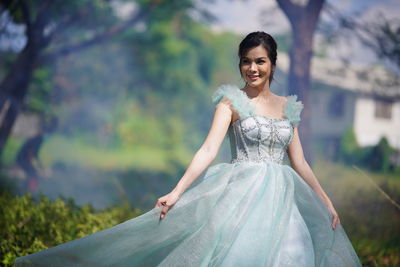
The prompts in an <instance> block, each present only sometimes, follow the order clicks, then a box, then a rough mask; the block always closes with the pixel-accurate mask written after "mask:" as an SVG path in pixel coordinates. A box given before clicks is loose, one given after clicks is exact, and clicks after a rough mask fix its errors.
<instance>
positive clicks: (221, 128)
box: [173, 98, 232, 196]
mask: <svg viewBox="0 0 400 267" xmlns="http://www.w3.org/2000/svg"><path fill="white" fill-rule="evenodd" d="M231 118H232V110H231V108H230V103H229V100H228V99H227V98H224V99H222V100H221V101H220V102H219V103H218V104H217V105H216V108H215V112H214V118H213V121H212V123H211V128H210V131H209V133H208V135H207V137H206V139H205V141H204V143H203V144H202V145H201V147H200V149H199V150H198V151H197V152H196V153H195V155H194V157H193V159H192V161H191V162H190V164H189V166H188V168H187V170H186V172H185V173H184V175H183V176H182V178H181V179H180V180H179V182H178V184H177V185H176V187H175V188H174V189H173V191H175V192H177V193H178V194H179V196H180V195H182V194H183V193H184V192H185V190H186V189H187V188H188V187H189V186H190V185H191V184H192V183H193V182H194V181H195V180H196V179H197V177H198V176H199V175H200V174H201V173H202V172H203V171H204V170H205V169H206V168H207V167H208V165H210V163H211V162H212V161H213V160H214V159H215V157H216V156H217V154H218V151H219V148H220V146H221V143H222V142H223V140H224V137H225V135H226V132H227V131H228V127H229V124H230V122H231Z"/></svg>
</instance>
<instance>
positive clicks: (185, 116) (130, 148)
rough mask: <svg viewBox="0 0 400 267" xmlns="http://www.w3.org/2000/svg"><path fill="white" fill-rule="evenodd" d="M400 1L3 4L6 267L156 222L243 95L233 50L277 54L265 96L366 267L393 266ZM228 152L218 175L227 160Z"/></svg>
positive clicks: (398, 179)
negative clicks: (225, 96)
mask: <svg viewBox="0 0 400 267" xmlns="http://www.w3.org/2000/svg"><path fill="white" fill-rule="evenodd" d="M399 13H400V3H399V2H398V1H395V0H382V1H371V0H366V1H355V0H353V1H345V0H335V1H334V0H330V1H323V0H308V1H307V0H291V1H290V0H241V1H239V0H203V1H200V0H168V1H166V0H165V1H163V0H79V1H78V0H70V1H57V0H46V1H39V0H31V1H23V0H1V2H0V164H1V165H0V191H1V198H0V211H1V212H0V229H1V230H0V233H1V237H2V238H1V241H0V263H1V264H2V265H5V266H11V265H12V262H13V260H14V259H15V257H16V256H19V255H25V254H28V253H32V252H35V251H38V250H41V249H43V248H46V247H50V246H54V245H56V244H59V243H62V242H66V241H69V240H72V239H75V238H78V237H82V236H85V235H87V234H90V233H94V232H97V231H99V230H101V229H104V228H107V227H110V226H112V225H115V224H117V223H120V222H122V221H124V220H127V219H130V218H133V217H135V216H138V215H140V214H142V213H143V212H146V211H148V210H150V209H151V208H152V207H153V206H154V204H155V202H156V201H157V198H158V197H160V196H162V195H164V194H166V193H168V192H170V190H172V189H173V187H174V186H175V185H176V183H177V182H178V181H179V179H180V178H181V176H182V174H183V173H184V171H185V169H186V167H187V166H188V164H189V163H190V161H191V159H192V157H193V155H194V153H195V152H196V151H197V149H198V148H199V147H200V145H201V144H202V142H203V141H204V139H205V137H206V134H207V132H208V130H209V127H210V123H211V119H212V116H213V112H214V106H213V105H212V103H211V95H212V93H213V92H214V91H215V90H216V88H217V87H218V86H219V85H221V84H223V83H231V84H236V85H238V86H243V82H242V81H241V78H240V74H239V71H238V56H237V49H238V45H239V42H240V41H241V40H242V39H243V38H244V37H245V36H246V35H247V34H248V33H250V32H252V31H258V30H261V31H265V32H268V33H270V34H272V35H273V36H274V38H275V39H276V41H277V42H278V50H279V51H278V63H277V65H278V66H277V67H278V70H277V72H276V74H275V81H274V82H273V83H272V90H273V91H274V92H275V93H277V94H279V95H288V94H297V95H298V96H299V99H300V100H301V101H303V103H304V106H305V108H304V111H303V113H302V123H301V124H300V127H299V130H300V137H301V140H302V143H303V147H304V151H305V154H306V157H307V159H308V161H309V163H310V164H311V165H312V168H313V170H314V172H315V174H316V176H317V178H318V179H319V180H320V182H321V184H322V186H323V187H324V188H325V190H326V191H327V193H328V195H329V196H330V197H331V199H332V201H333V203H334V205H335V207H336V209H337V210H338V213H339V216H340V217H341V222H342V224H343V225H344V228H345V229H346V231H347V233H348V235H349V237H350V240H351V241H352V243H353V245H354V247H355V248H356V250H357V253H358V254H359V256H360V258H361V260H362V262H363V265H364V266H400V205H399V202H400V87H399V84H400V79H399V78H400V19H399V17H398V14H399ZM229 160H230V150H229V144H228V140H227V139H226V140H225V141H224V144H223V146H222V148H221V150H220V153H219V156H218V158H217V159H216V160H215V162H214V163H213V164H215V163H219V162H228V161H229Z"/></svg>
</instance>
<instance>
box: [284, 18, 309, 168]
mask: <svg viewBox="0 0 400 267" xmlns="http://www.w3.org/2000/svg"><path fill="white" fill-rule="evenodd" d="M312 36H313V31H310V29H309V28H308V27H306V25H304V26H303V27H302V26H301V25H300V26H298V27H297V29H296V30H294V31H293V44H292V47H291V49H290V52H289V58H290V68H289V77H288V79H289V81H288V84H289V94H297V95H298V96H299V99H300V100H301V101H302V102H303V104H304V109H303V112H302V114H301V119H302V121H301V123H300V124H299V134H300V137H301V142H302V146H303V151H304V155H305V157H306V159H307V161H308V162H309V163H310V164H312V163H313V160H314V157H313V153H312V148H311V146H312V138H311V136H312V129H311V105H312V103H311V101H310V98H309V89H310V70H311V57H312V39H313V38H312Z"/></svg>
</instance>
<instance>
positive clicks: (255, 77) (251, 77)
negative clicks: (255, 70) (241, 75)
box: [247, 75, 258, 81]
mask: <svg viewBox="0 0 400 267" xmlns="http://www.w3.org/2000/svg"><path fill="white" fill-rule="evenodd" d="M247 77H249V79H250V80H252V81H255V80H257V79H258V76H249V75H247Z"/></svg>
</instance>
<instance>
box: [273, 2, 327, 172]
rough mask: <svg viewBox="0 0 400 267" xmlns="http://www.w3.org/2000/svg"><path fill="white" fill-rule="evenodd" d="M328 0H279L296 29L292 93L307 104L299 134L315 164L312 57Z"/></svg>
mask: <svg viewBox="0 0 400 267" xmlns="http://www.w3.org/2000/svg"><path fill="white" fill-rule="evenodd" d="M324 1H325V0H309V1H308V3H307V5H306V6H301V5H297V4H294V3H292V2H291V1H290V0H277V2H278V5H279V6H280V8H281V9H282V10H283V12H284V13H285V14H286V16H287V17H288V19H289V22H290V25H291V27H292V37H293V43H292V46H291V48H290V52H289V58H290V67H289V77H288V84H289V94H297V95H298V96H299V100H301V101H302V102H303V104H304V110H303V112H302V114H301V118H302V121H301V123H300V125H299V134H300V138H301V142H302V146H303V151H304V155H305V157H306V159H307V162H308V163H310V165H312V163H313V161H314V157H313V153H312V140H311V139H312V138H311V137H312V129H311V112H310V111H311V105H312V104H313V103H311V102H310V97H309V90H310V87H311V83H310V71H311V58H312V54H313V36H314V31H315V28H316V25H317V22H318V18H319V14H320V12H321V9H322V6H323V3H324Z"/></svg>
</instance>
